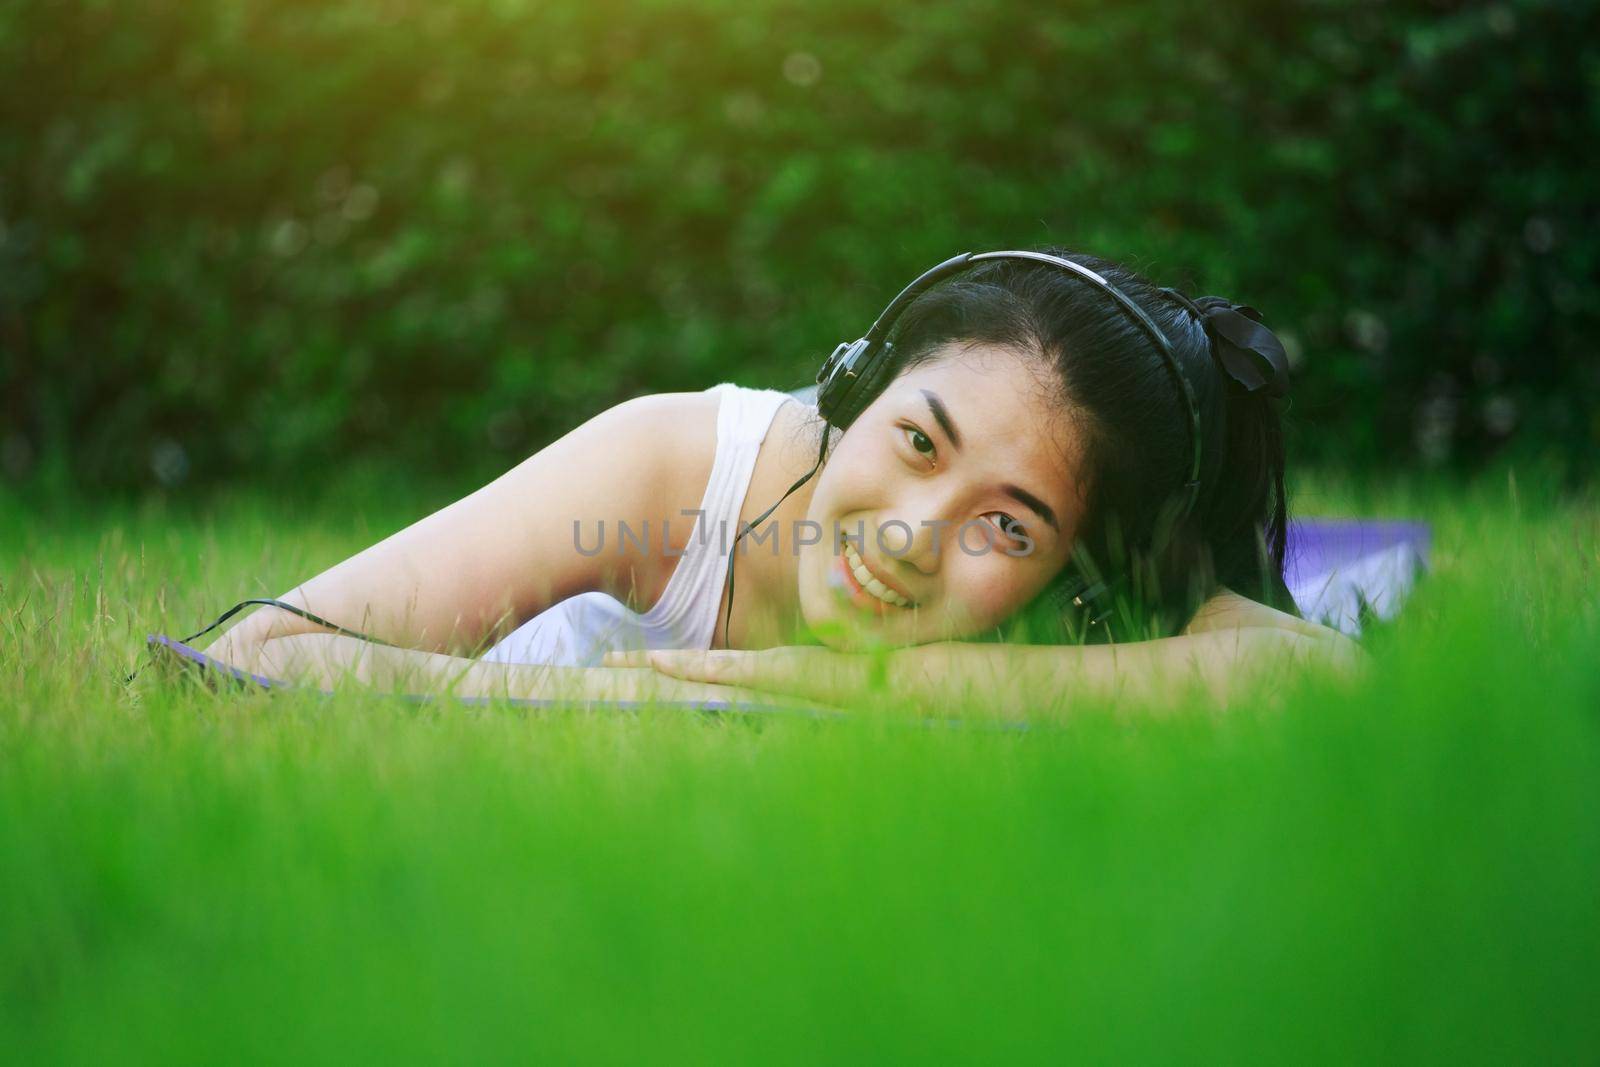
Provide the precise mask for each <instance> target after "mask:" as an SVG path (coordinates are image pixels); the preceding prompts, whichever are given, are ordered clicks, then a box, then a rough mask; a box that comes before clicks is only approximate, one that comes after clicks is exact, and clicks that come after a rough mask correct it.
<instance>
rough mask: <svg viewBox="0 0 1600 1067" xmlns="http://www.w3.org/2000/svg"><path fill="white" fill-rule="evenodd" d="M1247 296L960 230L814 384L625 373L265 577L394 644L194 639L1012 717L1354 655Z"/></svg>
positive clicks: (504, 684)
mask: <svg viewBox="0 0 1600 1067" xmlns="http://www.w3.org/2000/svg"><path fill="white" fill-rule="evenodd" d="M1259 320H1260V316H1259V315H1258V314H1256V313H1255V312H1254V311H1253V309H1249V308H1243V307H1239V306H1236V305H1233V304H1231V303H1229V302H1227V301H1225V300H1221V299H1220V298H1214V297H1207V298H1202V299H1201V300H1199V301H1193V300H1190V299H1189V298H1187V297H1185V296H1183V295H1182V294H1180V293H1178V292H1176V291H1175V290H1170V289H1158V288H1156V287H1155V286H1153V285H1152V284H1150V283H1149V282H1147V281H1146V280H1144V279H1143V278H1141V277H1139V276H1138V275H1136V274H1134V273H1133V272H1132V271H1129V270H1127V269H1126V268H1123V267H1120V266H1117V265H1115V264H1112V263H1108V262H1105V261H1103V260H1099V259H1095V258H1093V257H1089V256H1084V255H1075V254H1071V253H1067V252H1065V251H1062V250H1059V249H1044V250H1039V251H1036V252H1004V253H983V254H980V255H977V256H961V257H956V259H953V260H950V261H947V262H946V263H945V264H941V265H940V266H939V267H937V268H935V269H934V270H933V271H930V272H928V274H926V275H924V276H923V277H922V278H919V279H918V280H917V281H916V282H914V283H913V284H912V285H911V286H909V287H908V288H907V289H906V290H905V291H904V292H903V293H902V294H901V295H900V297H898V298H897V299H896V301H895V302H894V303H893V304H891V305H890V308H889V309H888V310H886V312H885V314H884V315H883V316H881V317H880V319H879V322H878V323H877V324H875V326H874V328H873V331H871V332H869V334H868V336H867V337H866V338H863V340H862V341H860V342H857V343H856V344H855V345H854V346H852V347H849V348H848V349H847V347H846V346H840V351H838V352H836V353H835V357H834V358H833V359H830V361H829V364H828V366H827V367H825V374H824V376H823V377H825V378H826V379H827V380H826V381H824V382H823V384H822V386H821V392H820V393H819V397H818V401H817V403H816V404H807V403H804V402H801V401H799V400H797V399H796V398H794V397H793V396H790V395H789V394H786V393H780V392H775V391H771V390H753V389H744V388H741V387H738V386H734V385H731V384H728V383H723V384H721V385H718V386H715V387H713V388H711V389H708V390H706V391H704V392H697V393H666V394H658V395H653V396H644V397H639V398H637V399H634V400H630V401H627V402H626V403H623V404H619V405H617V406H616V407H613V408H611V409H610V410H608V411H605V412H602V413H601V414H599V415H597V416H595V417H594V418H592V419H590V420H589V421H588V422H586V423H584V424H583V425H581V426H579V427H578V428H577V429H575V430H573V431H572V432H571V433H569V434H567V435H566V436H565V437H562V438H561V439H560V440H558V441H556V442H554V443H553V444H551V445H549V446H548V447H546V448H545V449H543V450H541V451H540V452H539V453H537V454H536V455H534V456H533V457H531V458H530V459H528V460H526V461H524V462H523V463H521V464H520V465H519V466H517V467H515V468H513V469H512V470H510V471H508V472H507V473H506V474H504V475H502V476H501V477H500V478H498V479H496V480H495V481H493V482H491V483H490V484H489V485H486V486H484V487H483V488H482V489H479V490H478V491H477V492H475V493H472V494H471V495H469V496H467V497H465V498H463V499H462V500H459V501H457V502H456V503H454V504H451V505H449V506H448V507H446V508H444V509H442V510H440V511H438V512H436V513H434V514H433V515H430V516H428V517H427V518H424V519H422V520H421V521H419V522H417V523H415V524H413V525H412V526H409V527H407V528H406V529H404V530H401V531H400V532H398V533H396V534H394V535H393V536H391V537H389V538H387V539H385V540H383V541H381V542H379V543H378V544H376V545H374V546H372V547H371V548H368V549H366V550H365V551H363V552H360V553H358V554H356V555H355V556H352V557H351V558H350V559H347V560H345V561H344V562H342V563H340V564H338V565H337V566H335V567H333V568H331V569H329V570H328V571H326V572H324V573H323V574H320V575H318V576H317V577H315V578H313V579H311V580H310V581H308V582H305V583H304V584H302V585H299V586H297V587H296V588H295V589H294V590H292V591H291V592H289V593H287V594H285V595H284V596H283V597H281V598H279V599H280V600H281V601H283V602H284V603H285V604H287V605H290V606H291V607H294V608H298V609H302V610H306V611H308V612H311V613H314V614H316V615H318V616H319V617H320V618H322V619H325V620H328V621H331V622H336V623H338V624H339V625H340V627H341V628H345V627H348V628H354V629H359V630H360V631H362V632H363V633H364V634H367V635H370V636H372V637H373V638H376V639H377V640H378V641H380V642H386V643H387V644H375V643H371V642H367V641H363V640H361V639H359V638H357V637H353V636H349V635H347V634H339V633H335V632H331V631H330V630H328V629H326V628H324V627H322V626H320V625H318V624H316V623H315V622H312V621H310V620H308V619H306V618H304V617H303V616H301V615H299V614H296V613H293V612H291V611H287V610H283V609H279V608H276V607H270V608H266V609H264V610H261V611H259V612H257V613H256V614H254V615H252V616H250V617H249V618H248V619H246V620H245V621H243V622H241V623H239V624H238V625H236V626H234V627H233V628H232V629H230V630H229V631H227V632H226V633H225V634H224V635H223V637H222V638H220V639H219V640H218V641H217V642H216V644H215V645H214V646H213V647H212V648H211V649H209V650H208V652H209V654H211V655H213V656H215V657H217V658H220V659H222V660H224V661H225V662H229V663H232V664H234V665H236V666H240V667H244V668H247V669H251V670H254V671H256V672H257V673H263V674H269V675H278V676H285V675H294V676H300V677H309V679H310V680H312V681H316V682H319V683H321V684H329V683H331V682H333V681H335V680H337V679H338V678H339V677H341V676H354V677H355V678H357V679H359V680H362V681H365V682H368V683H373V684H403V685H406V686H408V687H412V688H415V687H418V686H419V685H422V684H427V683H429V682H448V683H449V684H451V685H452V686H453V687H454V691H455V692H457V693H462V694H477V695H494V694H499V695H509V696H551V695H561V696H576V697H580V698H584V697H587V698H618V699H631V698H638V697H645V696H655V697H658V698H662V699H691V700H699V699H704V698H726V697H728V696H741V697H749V696H751V695H752V694H753V693H756V692H765V693H778V694H786V695H794V696H798V697H800V698H802V699H804V700H807V701H811V702H817V703H830V704H847V703H849V702H850V701H851V698H852V697H853V696H854V695H857V694H858V693H860V692H861V691H863V690H864V689H867V688H870V687H871V686H874V685H878V686H882V685H888V686H889V687H891V688H892V691H893V692H894V693H895V694H897V695H905V696H907V697H910V698H912V699H918V698H928V699H936V698H939V697H944V696H950V695H952V694H956V695H959V694H961V693H963V692H976V693H981V694H982V695H983V700H984V703H985V705H986V706H989V707H992V708H994V709H996V710H997V711H1000V712H1001V713H1006V714H1015V713H1027V712H1029V711H1033V710H1036V709H1038V708H1039V707H1041V706H1042V705H1043V704H1046V703H1050V702H1054V701H1056V700H1058V699H1059V698H1061V696H1062V694H1077V693H1083V692H1099V693H1107V692H1123V691H1131V692H1133V693H1135V694H1138V695H1143V696H1158V695H1160V694H1162V693H1167V692H1172V691H1175V690H1176V689H1181V688H1186V687H1188V686H1190V685H1192V684H1194V683H1200V684H1203V685H1204V686H1206V687H1208V688H1209V689H1210V690H1211V692H1212V693H1213V694H1214V695H1215V696H1217V697H1218V698H1221V699H1224V700H1225V699H1226V697H1227V694H1228V692H1229V691H1230V689H1231V688H1232V686H1233V685H1234V684H1235V683H1237V682H1239V681H1240V680H1242V679H1244V678H1246V677H1249V676H1252V675H1253V674H1254V673H1255V672H1257V671H1259V670H1262V669H1266V665H1267V664H1268V663H1269V662H1272V663H1277V662H1280V661H1281V660H1282V658H1284V657H1286V656H1295V655H1300V656H1303V655H1305V654H1312V655H1318V654H1320V655H1323V656H1326V657H1328V658H1331V659H1335V660H1339V661H1345V662H1348V661H1351V660H1352V657H1353V655H1354V652H1353V649H1354V646H1353V645H1351V644H1350V643H1349V642H1348V641H1347V640H1346V639H1345V638H1343V637H1342V636H1340V635H1338V634H1336V633H1334V632H1333V631H1331V630H1327V629H1325V628H1323V627H1320V626H1316V625H1313V624H1310V623H1307V622H1305V621H1303V620H1301V619H1299V618H1298V617H1296V615H1295V614H1293V611H1294V608H1293V603H1292V601H1291V600H1290V598H1289V596H1288V593H1287V590H1286V589H1285V586H1284V582H1283V553H1284V536H1285V500H1284V489H1283V478H1284V454H1283V438H1282V433H1281V430H1280V427H1279V421H1278V412H1277V410H1276V402H1277V398H1279V397H1281V396H1282V395H1283V393H1284V391H1285V389H1286V387H1287V366H1286V363H1285V360H1284V353H1283V350H1282V347H1281V346H1280V345H1278V343H1277V341H1276V339H1274V338H1273V337H1272V335H1271V334H1270V333H1268V332H1267V331H1266V329H1265V327H1264V326H1262V325H1261V324H1260V321H1259ZM890 337H892V343H889V338H890ZM774 502H777V503H776V504H774ZM741 530H744V531H745V532H744V533H743V534H742V536H741V535H740V531H741ZM997 638H998V640H997ZM391 646H398V647H391ZM485 650H486V651H485Z"/></svg>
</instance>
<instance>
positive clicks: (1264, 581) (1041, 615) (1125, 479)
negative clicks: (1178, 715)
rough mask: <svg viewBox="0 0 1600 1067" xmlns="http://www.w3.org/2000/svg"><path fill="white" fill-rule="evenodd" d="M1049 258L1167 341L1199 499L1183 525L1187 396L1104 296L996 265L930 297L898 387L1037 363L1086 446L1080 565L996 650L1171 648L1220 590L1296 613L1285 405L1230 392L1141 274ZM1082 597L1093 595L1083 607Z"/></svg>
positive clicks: (1038, 268)
mask: <svg viewBox="0 0 1600 1067" xmlns="http://www.w3.org/2000/svg"><path fill="white" fill-rule="evenodd" d="M1039 251H1041V252H1048V253H1050V254H1052V255H1056V256H1061V257H1064V258H1067V259H1071V260H1073V261H1074V262H1076V263H1079V264H1082V265H1083V266H1085V267H1088V268H1090V269H1092V270H1094V271H1096V272H1098V273H1099V274H1101V275H1102V276H1103V277H1105V278H1106V280H1107V281H1109V282H1111V283H1112V284H1113V285H1115V286H1116V287H1117V288H1119V289H1121V290H1122V291H1123V292H1124V293H1126V294H1127V295H1128V296H1129V297H1130V298H1132V299H1133V300H1134V301H1135V302H1137V303H1138V304H1139V305H1140V307H1142V308H1143V309H1144V310H1145V312H1146V313H1148V314H1149V315H1150V317H1151V318H1153V319H1154V320H1155V322H1156V325H1157V326H1159V327H1160V328H1161V330H1162V331H1163V332H1164V333H1165V334H1166V335H1167V337H1168V338H1169V339H1170V340H1171V342H1172V347H1173V351H1174V353H1175V355H1176V356H1177V359H1178V363H1179V366H1180V367H1181V368H1182V370H1183V373H1184V375H1185V376H1186V377H1187V378H1188V380H1189V383H1190V385H1191V387H1192V388H1193V390H1194V396H1195V401H1196V404H1197V405H1198V407H1199V412H1200V425H1201V471H1200V489H1199V494H1198V496H1197V498H1196V500H1195V504H1194V507H1193V508H1192V510H1191V511H1190V512H1189V514H1188V515H1187V516H1185V517H1183V518H1182V519H1181V521H1177V519H1178V512H1179V511H1180V510H1181V508H1180V507H1179V506H1178V502H1179V501H1181V499H1182V497H1183V492H1184V490H1183V485H1184V483H1185V481H1186V480H1187V476H1188V469H1187V467H1188V462H1189V447H1190V443H1189V424H1188V416H1187V414H1186V412H1185V410H1184V406H1183V398H1182V395H1181V394H1180V393H1179V392H1178V390H1176V389H1175V388H1174V387H1173V383H1172V380H1171V377H1170V375H1169V372H1168V371H1167V369H1166V365H1165V364H1164V363H1163V361H1162V359H1161V356H1160V354H1159V353H1158V351H1157V350H1156V348H1155V347H1154V346H1153V345H1152V344H1151V342H1150V339H1149V337H1147V336H1146V335H1145V334H1143V333H1142V332H1141V331H1140V330H1139V328H1138V327H1137V326H1135V325H1134V324H1133V322H1132V321H1131V320H1130V319H1129V317H1128V316H1127V315H1125V314H1123V313H1122V312H1121V311H1120V310H1119V309H1118V308H1117V306H1116V305H1115V304H1114V303H1113V302H1112V301H1111V300H1110V299H1108V298H1107V297H1106V295H1105V293H1104V292H1102V291H1100V290H1099V289H1098V288H1097V287H1095V286H1093V285H1091V284H1089V283H1087V282H1085V281H1083V280H1081V279H1078V278H1076V277H1074V276H1072V275H1070V274H1068V273H1067V272H1066V271H1063V270H1060V269H1058V268H1052V267H1049V266H1047V265H1043V264H1037V263H1028V262H1021V261H1015V260H1000V261H994V262H990V263H986V264H984V265H983V266H981V267H978V268H976V269H974V270H973V271H971V272H970V273H968V274H965V275H963V276H961V277H960V278H958V279H956V280H953V281H951V282H947V283H945V284H944V285H940V286H936V287H934V288H933V289H931V290H929V291H928V292H926V293H923V294H922V295H921V296H920V297H918V298H917V299H916V301H915V302H913V303H912V304H911V305H910V306H909V307H908V308H907V309H906V311H905V313H904V314H903V315H902V317H901V318H900V320H899V322H898V324H897V329H896V333H895V336H894V344H895V352H896V358H897V360H898V363H899V365H898V367H897V373H900V372H903V371H905V370H908V369H910V368H912V367H915V366H917V365H918V364H920V363H924V362H926V361H928V360H930V359H933V358H937V357H938V356H939V355H940V354H941V353H942V352H943V351H946V350H947V346H950V345H952V344H953V345H957V346H959V345H961V344H963V343H987V344H991V345H997V346H1001V347H1005V348H1009V349H1012V350H1015V351H1016V352H1018V353H1021V354H1026V355H1035V356H1039V357H1042V358H1044V359H1046V360H1048V361H1049V363H1050V365H1051V366H1052V367H1053V368H1054V369H1055V371H1056V377H1057V380H1058V382H1059V385H1060V400H1061V401H1062V403H1063V404H1065V405H1066V406H1067V407H1068V408H1070V409H1071V410H1072V412H1073V414H1074V417H1075V423H1076V425H1078V426H1081V427H1082V428H1083V432H1084V434H1085V437H1086V440H1085V442H1084V445H1085V450H1084V456H1083V463H1082V467H1081V469H1080V471H1079V476H1080V478H1082V479H1083V480H1084V483H1085V486H1084V489H1085V512H1084V516H1083V521H1082V522H1081V523H1080V527H1079V529H1078V531H1077V533H1076V538H1075V540H1076V547H1075V549H1074V552H1073V557H1072V562H1071V563H1069V565H1068V567H1067V568H1066V570H1065V571H1064V572H1063V574H1062V575H1061V577H1060V578H1059V579H1058V580H1057V581H1056V582H1055V583H1053V584H1052V586H1051V587H1050V588H1048V589H1046V590H1045V592H1044V593H1042V594H1041V595H1040V597H1039V598H1036V600H1035V601H1034V602H1033V603H1031V604H1030V605H1029V606H1028V607H1027V608H1026V609H1024V611H1022V612H1019V613H1018V615H1017V617H1016V620H1014V621H1018V620H1020V621H1024V629H1023V630H1022V631H1020V632H1019V631H1018V630H1017V629H1016V628H1015V627H1013V628H1012V629H1011V631H1010V632H1009V633H1006V634H997V635H994V636H996V637H999V638H1001V639H1005V640H1017V639H1019V638H1020V639H1022V640H1028V639H1030V635H1031V638H1032V639H1045V640H1051V639H1055V640H1059V639H1061V637H1062V634H1061V633H1060V632H1059V629H1060V626H1061V625H1064V626H1065V629H1066V631H1067V633H1069V634H1071V635H1073V636H1075V637H1076V638H1077V639H1081V640H1105V639H1113V638H1114V639H1128V638H1141V637H1153V636H1161V635H1164V634H1171V633H1175V632H1177V631H1178V630H1179V629H1181V628H1182V627H1183V626H1184V625H1185V624H1186V623H1187V622H1188V620H1189V619H1190V618H1192V616H1193V615H1194V612H1195V610H1196V609H1197V608H1198V607H1199V606H1200V604H1201V603H1202V602H1203V601H1204V600H1205V599H1206V598H1207V597H1209V596H1210V595H1211V594H1212V593H1214V592H1215V590H1216V587H1217V586H1218V585H1219V584H1220V585H1226V586H1227V587H1229V588H1230V589H1233V590H1234V591H1235V592H1238V593H1240V594H1242V595H1244V596H1248V597H1250V598H1252V599H1254V600H1257V601H1260V602H1262V603H1265V604H1269V605H1271V606H1273V607H1277V608H1279V609H1281V610H1285V611H1290V612H1293V611H1294V604H1293V600H1292V599H1291V597H1290V595H1289V592H1288V589H1287V587H1286V586H1285V584H1284V579H1283V563H1284V548H1285V537H1286V531H1287V500H1286V499H1285V495H1284V439H1283V429H1282V425H1281V421H1280V417H1279V412H1278V409H1277V406H1276V405H1277V402H1276V401H1273V400H1270V399H1268V398H1267V397H1266V396H1265V394H1263V393H1254V394H1243V393H1238V392H1236V391H1234V390H1232V389H1229V388H1228V387H1227V384H1226V380H1225V378H1224V376H1223V373H1222V371H1221V370H1220V369H1219V368H1218V367H1217V366H1216V364H1215V362H1214V359H1213V356H1212V353H1211V345H1210V341H1209V340H1208V338H1207V335H1206V332H1205V329H1204V327H1203V325H1202V324H1201V322H1200V321H1199V320H1198V319H1197V318H1196V317H1195V316H1194V315H1193V314H1192V312H1191V311H1190V310H1189V309H1188V308H1186V307H1185V305H1184V303H1182V302H1181V301H1178V300H1174V299H1171V298H1169V297H1168V296H1166V295H1164V294H1162V293H1161V291H1160V290H1159V289H1158V288H1157V287H1156V286H1154V285H1152V284H1151V283H1150V282H1149V281H1148V280H1146V279H1145V278H1143V277H1141V276H1140V275H1138V274H1137V273H1135V272H1134V271H1132V270H1130V269H1128V268H1126V267H1123V266H1121V265H1119V264H1116V263H1112V262H1109V261H1107V260H1104V259H1100V258H1097V257H1095V256H1088V255H1082V254H1077V253H1072V252H1068V251H1066V250H1064V249H1060V248H1053V247H1049V248H1041V249H1039ZM1085 589H1087V590H1088V591H1089V594H1090V595H1088V596H1087V597H1079V598H1078V599H1079V601H1080V603H1078V604H1074V603H1073V598H1072V597H1073V594H1074V593H1076V592H1082V591H1084V590H1085ZM1107 612H1110V614H1109V615H1108V614H1106V613H1107ZM1046 616H1048V618H1046ZM1096 617H1099V618H1100V623H1099V624H1098V625H1093V624H1092V621H1093V619H1094V618H1096ZM1041 623H1043V626H1042V627H1041ZM1052 624H1055V625H1052ZM1052 631H1055V632H1052Z"/></svg>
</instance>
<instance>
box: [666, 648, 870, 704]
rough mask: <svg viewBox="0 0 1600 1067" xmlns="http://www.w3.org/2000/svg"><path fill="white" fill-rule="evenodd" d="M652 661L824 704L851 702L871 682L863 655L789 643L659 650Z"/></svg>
mask: <svg viewBox="0 0 1600 1067" xmlns="http://www.w3.org/2000/svg"><path fill="white" fill-rule="evenodd" d="M650 665H651V666H652V667H655V668H656V669H657V670H658V671H661V672H662V673H663V674H670V675H672V676H673V677H675V678H685V679H692V680H694V681H700V682H710V683H713V684H717V685H736V686H743V687H745V688H747V689H759V690H765V691H768V692H776V693H787V694H790V695H793V696H799V697H804V698H805V699H807V700H810V701H815V702H818V703H822V704H830V705H832V704H845V703H849V702H850V701H851V700H852V699H853V698H854V697H855V696H856V695H857V694H859V692H860V690H861V688H862V687H863V686H864V685H865V684H866V682H867V674H866V664H865V663H864V662H863V661H862V659H861V658H860V657H856V656H851V655H845V654H840V653H833V652H822V651H819V650H811V649H806V650H796V649H786V648H775V649H765V650H762V651H758V652H748V651H742V650H737V649H715V650H712V651H709V652H702V651H688V650H684V651H677V650H674V651H664V650H663V651H656V652H652V653H651V654H650Z"/></svg>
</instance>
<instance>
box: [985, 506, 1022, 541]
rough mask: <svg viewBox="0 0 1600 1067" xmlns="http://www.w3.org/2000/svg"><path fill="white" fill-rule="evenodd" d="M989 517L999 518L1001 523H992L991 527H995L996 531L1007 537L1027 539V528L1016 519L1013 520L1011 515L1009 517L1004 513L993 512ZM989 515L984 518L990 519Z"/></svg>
mask: <svg viewBox="0 0 1600 1067" xmlns="http://www.w3.org/2000/svg"><path fill="white" fill-rule="evenodd" d="M989 515H996V516H999V521H997V522H993V523H991V525H993V526H994V527H995V529H997V530H999V531H1000V532H1001V533H1003V534H1005V535H1006V536H1007V537H1017V538H1021V537H1026V536H1027V534H1028V531H1027V528H1026V527H1024V526H1023V525H1022V523H1020V522H1018V521H1017V520H1016V519H1013V518H1012V517H1011V516H1010V515H1007V514H1006V513H1005V512H1003V511H991V512H989ZM989 515H985V516H984V518H988V517H989Z"/></svg>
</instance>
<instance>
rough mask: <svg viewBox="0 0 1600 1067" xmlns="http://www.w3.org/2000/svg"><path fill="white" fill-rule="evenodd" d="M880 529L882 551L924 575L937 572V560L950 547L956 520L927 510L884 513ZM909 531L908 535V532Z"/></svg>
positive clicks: (890, 557)
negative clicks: (913, 512)
mask: <svg viewBox="0 0 1600 1067" xmlns="http://www.w3.org/2000/svg"><path fill="white" fill-rule="evenodd" d="M881 522H882V525H881V526H880V527H879V529H880V530H881V531H882V532H881V534H880V536H881V538H882V543H881V545H880V546H879V547H880V548H881V550H882V554H883V555H884V556H886V557H888V558H889V559H891V560H899V561H900V563H901V564H903V565H904V566H907V567H911V568H914V569H916V570H918V571H921V572H922V573H923V574H937V573H938V571H939V561H940V559H941V558H942V557H943V556H944V553H945V551H946V550H947V548H948V547H949V541H950V538H951V537H952V536H953V535H954V526H955V523H954V522H951V521H950V520H949V519H947V518H945V517H943V516H939V515H934V516H930V515H927V514H926V513H924V514H921V515H916V516H912V515H899V516H893V515H888V516H885V517H884V518H883V519H882V520H881ZM907 531H909V536H908V534H907Z"/></svg>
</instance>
